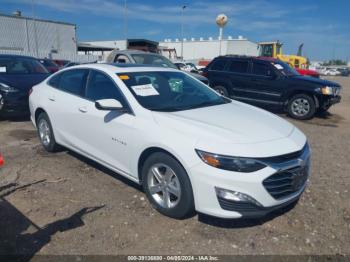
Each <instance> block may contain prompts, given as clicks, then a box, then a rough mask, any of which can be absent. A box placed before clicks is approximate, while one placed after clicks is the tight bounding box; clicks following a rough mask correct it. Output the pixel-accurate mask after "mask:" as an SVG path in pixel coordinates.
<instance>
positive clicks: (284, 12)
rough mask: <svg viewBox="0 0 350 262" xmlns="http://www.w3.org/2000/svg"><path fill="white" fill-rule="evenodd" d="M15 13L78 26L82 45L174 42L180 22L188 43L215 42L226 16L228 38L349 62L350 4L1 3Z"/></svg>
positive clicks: (345, 0) (341, 0) (325, 0)
mask: <svg viewBox="0 0 350 262" xmlns="http://www.w3.org/2000/svg"><path fill="white" fill-rule="evenodd" d="M32 2H34V5H32ZM125 2H126V5H127V15H125V8H124V7H125ZM183 5H186V8H185V10H184V13H183V18H181V12H182V6H183ZM15 10H21V11H22V15H23V16H32V15H33V13H34V15H35V17H36V18H42V19H49V20H55V21H62V22H68V23H73V24H76V25H77V37H78V41H92V40H118V39H125V35H127V37H128V38H146V39H150V40H156V41H163V40H164V39H165V38H171V39H175V38H180V37H181V23H182V22H183V24H184V37H185V38H187V39H190V38H192V37H194V38H199V37H204V38H208V37H217V36H218V28H217V26H216V24H215V18H216V16H217V15H218V14H221V13H224V14H226V15H227V16H228V18H229V22H228V24H227V26H226V27H225V29H224V36H225V37H228V36H233V37H234V38H237V37H238V35H242V36H244V37H246V38H248V39H249V40H251V41H254V42H260V41H271V40H280V41H281V42H282V43H283V44H284V45H283V52H284V53H285V54H296V52H297V49H298V46H299V45H300V44H301V43H304V55H306V56H307V57H309V58H310V59H311V60H329V59H333V58H336V59H343V60H350V1H349V0H314V1H311V0H293V1H291V0H251V1H249V0H222V1H220V0H211V1H210V0H192V1H191V0H184V1H178V0H163V1H156V0H0V13H7V14H10V13H12V12H13V11H15ZM33 11H34V12H33ZM125 17H127V19H125ZM126 21H127V22H126ZM126 25H127V26H126ZM125 28H127V30H126V29H125ZM126 32H127V33H126Z"/></svg>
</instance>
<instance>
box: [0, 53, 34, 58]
mask: <svg viewBox="0 0 350 262" xmlns="http://www.w3.org/2000/svg"><path fill="white" fill-rule="evenodd" d="M0 57H10V58H11V57H17V58H27V59H36V58H35V57H32V56H25V55H12V54H0Z"/></svg>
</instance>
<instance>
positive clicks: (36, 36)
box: [32, 0, 39, 58]
mask: <svg viewBox="0 0 350 262" xmlns="http://www.w3.org/2000/svg"><path fill="white" fill-rule="evenodd" d="M32 16H33V28H34V42H35V52H36V58H39V50H38V34H37V31H36V19H35V12H34V0H32Z"/></svg>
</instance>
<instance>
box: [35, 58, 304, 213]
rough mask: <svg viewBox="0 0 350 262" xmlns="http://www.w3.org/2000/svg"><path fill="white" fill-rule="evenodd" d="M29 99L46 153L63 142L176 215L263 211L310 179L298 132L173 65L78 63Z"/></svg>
mask: <svg viewBox="0 0 350 262" xmlns="http://www.w3.org/2000/svg"><path fill="white" fill-rule="evenodd" d="M29 102H30V111H31V120H32V122H33V124H34V125H35V126H36V127H37V130H38V135H39V137H40V140H41V143H42V145H43V146H44V148H45V149H46V150H47V151H49V152H53V151H56V150H57V149H58V148H59V146H63V147H65V148H68V149H70V150H73V151H75V152H78V153H80V154H82V155H84V156H86V157H88V158H90V159H93V160H94V161H96V162H98V163H100V164H102V165H104V166H106V167H107V168H109V169H111V170H113V171H115V172H117V173H119V174H120V175H122V176H125V177H127V178H128V179H130V180H132V181H134V182H136V183H139V184H141V185H142V186H143V188H144V191H145V193H146V195H147V197H148V199H149V200H150V202H151V203H152V205H153V206H154V207H155V208H156V209H157V210H158V211H159V212H161V213H162V214H165V215H167V216H170V217H173V218H184V217H188V216H190V215H191V214H193V213H194V211H195V210H196V211H198V212H201V213H205V214H209V215H213V216H217V217H222V218H240V217H242V216H243V217H259V216H263V215H265V214H266V213H268V212H271V211H273V210H275V209H278V208H282V207H284V206H287V205H292V204H293V203H295V202H296V201H297V200H298V199H299V197H300V195H301V193H302V192H303V190H304V189H305V186H306V184H307V179H308V176H309V166H310V160H309V158H310V151H309V147H308V144H307V140H306V137H305V136H304V134H303V133H301V132H300V131H299V130H298V129H297V128H296V127H294V126H293V125H292V124H290V123H288V122H287V121H285V120H282V119H281V118H279V117H278V116H276V115H273V114H271V113H269V112H266V111H264V110H261V109H258V108H255V107H253V106H250V105H247V104H244V103H240V102H237V101H233V100H230V99H228V98H225V97H223V96H221V95H219V94H218V93H216V92H215V91H213V90H212V89H210V88H209V87H208V86H206V85H205V84H203V83H201V82H200V81H198V80H196V79H195V78H193V77H192V76H190V75H189V74H187V73H184V72H181V71H178V70H174V69H169V68H159V67H139V66H133V67H130V66H129V67H128V66H125V67H123V66H115V65H108V64H91V65H80V66H75V67H71V68H68V69H64V70H62V71H59V72H57V73H55V74H53V75H52V76H51V77H49V78H48V79H47V80H45V81H44V82H42V83H40V84H39V85H37V86H35V87H33V89H32V92H31V94H30V97H29Z"/></svg>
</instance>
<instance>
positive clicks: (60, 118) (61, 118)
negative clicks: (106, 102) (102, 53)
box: [46, 69, 89, 150]
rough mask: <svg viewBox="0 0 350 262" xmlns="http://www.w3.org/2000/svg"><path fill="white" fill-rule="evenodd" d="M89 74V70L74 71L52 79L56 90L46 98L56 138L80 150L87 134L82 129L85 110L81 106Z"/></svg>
mask: <svg viewBox="0 0 350 262" xmlns="http://www.w3.org/2000/svg"><path fill="white" fill-rule="evenodd" d="M88 72H89V70H88V69H72V70H67V71H64V72H62V73H61V74H59V75H57V77H56V76H55V77H54V78H52V79H50V81H49V85H51V86H52V87H54V88H50V89H49V90H48V92H47V98H46V99H47V100H48V102H47V103H48V104H49V106H48V108H49V112H48V113H49V117H50V119H51V122H52V126H53V129H54V131H55V136H58V138H59V141H60V142H61V143H62V142H63V143H64V144H66V145H68V146H70V147H72V148H75V149H78V150H82V148H84V143H85V141H84V140H82V136H81V135H82V133H83V132H87V130H83V129H82V128H81V114H83V113H84V110H85V109H84V108H83V107H81V104H82V101H84V98H83V95H84V90H85V85H86V80H87V76H88Z"/></svg>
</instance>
